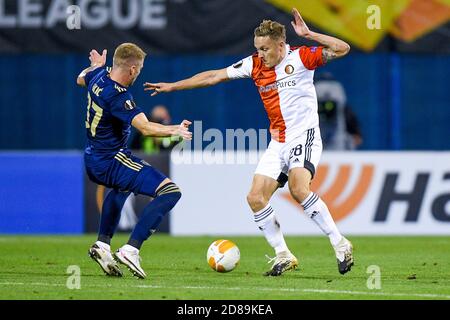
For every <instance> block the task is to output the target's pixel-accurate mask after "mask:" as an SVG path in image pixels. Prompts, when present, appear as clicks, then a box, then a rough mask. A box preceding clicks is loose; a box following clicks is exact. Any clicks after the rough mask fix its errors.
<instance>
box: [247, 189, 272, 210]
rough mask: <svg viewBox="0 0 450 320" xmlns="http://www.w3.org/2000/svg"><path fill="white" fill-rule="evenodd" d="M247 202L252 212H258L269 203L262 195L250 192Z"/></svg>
mask: <svg viewBox="0 0 450 320" xmlns="http://www.w3.org/2000/svg"><path fill="white" fill-rule="evenodd" d="M247 202H248V204H249V206H250V208H252V210H253V211H254V212H256V211H259V210H261V209H263V208H264V207H265V206H267V203H268V202H269V201H268V200H267V199H265V198H264V196H263V195H262V194H260V193H254V192H250V193H249V194H248V195H247Z"/></svg>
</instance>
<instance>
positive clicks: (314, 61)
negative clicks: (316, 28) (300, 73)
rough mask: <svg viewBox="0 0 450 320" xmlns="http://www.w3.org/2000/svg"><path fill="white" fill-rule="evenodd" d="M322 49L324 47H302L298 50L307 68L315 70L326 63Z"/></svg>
mask: <svg viewBox="0 0 450 320" xmlns="http://www.w3.org/2000/svg"><path fill="white" fill-rule="evenodd" d="M322 50H323V47H306V46H302V47H300V49H299V50H298V52H299V54H300V59H301V60H302V62H303V65H304V66H305V68H307V69H309V70H314V69H316V68H317V67H320V66H323V65H324V64H325V63H323V59H322Z"/></svg>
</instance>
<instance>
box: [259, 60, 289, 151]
mask: <svg viewBox="0 0 450 320" xmlns="http://www.w3.org/2000/svg"><path fill="white" fill-rule="evenodd" d="M252 79H253V81H254V82H255V85H256V87H258V91H259V95H260V96H261V99H262V101H263V104H264V108H265V109H266V112H267V116H268V117H269V120H270V134H271V136H272V139H274V140H276V141H278V142H285V141H286V123H285V122H284V119H283V115H282V113H281V107H280V96H279V95H278V88H277V74H276V73H275V68H267V67H266V66H264V64H263V62H262V60H261V59H260V58H259V57H258V56H257V55H253V70H252Z"/></svg>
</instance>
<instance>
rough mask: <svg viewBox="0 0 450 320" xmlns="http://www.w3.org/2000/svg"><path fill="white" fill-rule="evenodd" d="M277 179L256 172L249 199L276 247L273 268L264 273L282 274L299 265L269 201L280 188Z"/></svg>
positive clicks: (261, 225)
mask: <svg viewBox="0 0 450 320" xmlns="http://www.w3.org/2000/svg"><path fill="white" fill-rule="evenodd" d="M278 187H279V183H278V181H277V180H275V179H273V178H270V177H268V176H264V175H260V174H255V176H254V177H253V183H252V187H251V190H250V192H249V194H248V196H247V201H248V204H249V205H250V207H251V208H252V211H253V212H254V219H255V223H256V225H257V226H258V228H259V229H260V230H261V231H262V232H263V233H264V236H265V238H266V240H267V242H268V243H269V244H270V245H271V246H272V248H274V250H275V254H276V257H275V258H273V259H270V261H269V263H271V262H274V263H273V265H272V267H271V269H270V270H269V271H267V272H266V273H265V274H264V275H266V276H280V275H281V274H282V273H284V272H286V271H288V270H292V269H295V268H296V267H297V266H298V261H297V258H296V257H295V256H294V255H293V254H292V253H291V252H290V251H289V249H288V247H287V245H286V242H285V240H284V237H283V233H282V232H281V228H280V224H279V223H278V221H277V219H276V217H275V213H274V210H273V208H272V206H271V205H270V203H269V200H270V198H271V197H272V195H273V193H274V192H275V191H276V190H277V189H278Z"/></svg>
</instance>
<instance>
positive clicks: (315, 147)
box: [255, 127, 322, 186]
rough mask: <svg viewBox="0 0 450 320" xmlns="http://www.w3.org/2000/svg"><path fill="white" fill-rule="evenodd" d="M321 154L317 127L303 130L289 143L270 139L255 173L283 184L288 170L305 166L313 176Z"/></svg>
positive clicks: (320, 141)
mask: <svg viewBox="0 0 450 320" xmlns="http://www.w3.org/2000/svg"><path fill="white" fill-rule="evenodd" d="M321 155H322V138H321V136H320V129H319V128H318V127H316V128H312V129H309V130H307V131H306V132H304V133H303V134H302V135H301V136H299V137H298V138H295V139H294V140H292V141H291V142H289V143H280V142H278V141H275V140H271V141H270V143H269V146H268V148H267V150H266V152H265V153H264V154H263V156H262V157H261V159H260V160H259V163H258V166H257V167H256V171H255V174H261V175H264V176H268V177H270V178H273V179H275V180H278V181H279V182H280V185H282V186H283V185H284V184H285V183H286V181H287V175H288V173H289V170H291V169H293V168H299V167H300V168H306V169H308V170H309V171H310V172H311V175H312V176H313V177H314V174H315V172H316V168H317V166H318V164H319V160H320V156H321Z"/></svg>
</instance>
